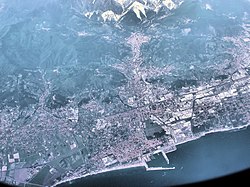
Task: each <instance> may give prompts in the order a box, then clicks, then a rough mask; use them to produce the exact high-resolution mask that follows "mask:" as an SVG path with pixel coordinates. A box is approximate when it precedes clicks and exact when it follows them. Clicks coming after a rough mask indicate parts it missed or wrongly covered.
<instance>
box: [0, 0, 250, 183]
mask: <svg viewBox="0 0 250 187" xmlns="http://www.w3.org/2000/svg"><path fill="white" fill-rule="evenodd" d="M171 2H172V1H171ZM0 7H1V6H0ZM207 7H208V6H207ZM168 8H169V7H168ZM0 10H1V8H0ZM102 16H103V15H102ZM136 16H137V17H138V15H137V14H136ZM108 18H110V20H111V17H105V19H108ZM140 19H142V18H140ZM105 21H106V20H105ZM246 22H247V21H246ZM242 28H243V30H242V31H241V33H240V34H238V35H237V37H234V36H229V35H228V36H221V37H218V36H213V35H211V37H210V39H209V40H206V41H205V42H204V43H202V41H203V40H202V37H203V36H202V35H201V36H200V38H199V39H200V40H199V42H200V45H202V46H203V45H204V46H205V47H204V46H203V47H204V51H199V52H198V54H193V53H189V52H187V54H188V55H189V56H188V57H187V56H186V55H183V56H174V57H173V55H172V52H173V51H178V50H180V49H179V48H178V45H179V44H178V42H179V41H178V38H175V39H172V38H168V40H169V41H172V40H173V41H172V43H169V44H164V45H166V46H167V45H169V46H167V47H166V49H167V50H166V51H165V50H164V51H163V52H164V53H169V59H172V58H174V60H175V61H184V60H190V61H195V59H196V60H197V61H209V62H210V61H214V62H216V64H211V65H204V66H206V67H205V69H201V68H198V67H197V66H196V65H195V63H194V64H190V65H189V66H188V67H185V69H186V70H185V71H184V70H182V69H178V67H176V66H175V64H174V63H172V64H171V63H169V64H168V63H166V64H165V65H162V66H160V65H155V64H154V62H156V61H157V60H159V59H157V58H156V57H155V56H154V55H155V54H153V53H152V51H151V50H152V48H150V46H149V44H150V45H154V44H155V43H157V41H158V42H160V40H161V38H157V37H154V36H149V35H147V34H145V33H142V32H131V33H130V34H129V35H128V36H127V37H126V38H124V40H123V41H124V45H121V46H120V48H121V49H120V50H121V51H122V50H124V49H123V48H126V51H125V52H124V54H125V55H124V56H123V57H122V58H120V60H119V61H115V60H113V59H112V57H110V56H108V55H105V54H104V55H103V54H99V52H98V51H96V53H95V55H97V56H101V58H100V59H101V61H102V65H97V64H94V63H93V64H94V65H92V66H91V68H85V67H84V66H81V65H79V64H78V63H77V60H76V61H74V62H72V63H71V64H62V65H56V66H52V65H51V64H53V62H54V61H60V57H59V56H56V55H57V52H55V53H54V54H55V55H54V56H52V55H50V54H51V53H49V52H48V53H45V52H44V53H43V54H44V56H39V59H40V61H41V62H40V66H36V67H35V68H34V67H32V65H28V66H27V67H25V65H24V68H23V67H22V68H21V66H22V64H21V65H20V67H19V66H18V68H16V69H15V68H14V67H16V65H15V63H16V61H18V60H17V59H20V58H21V59H24V58H25V59H26V60H27V63H29V60H28V58H26V57H25V56H22V55H23V54H24V52H25V50H26V49H25V48H22V46H25V45H26V44H24V43H22V42H24V41H19V45H20V46H19V48H21V49H23V51H22V52H20V53H17V52H15V50H14V49H13V47H14V46H15V45H16V44H15V43H11V42H6V41H11V40H10V39H11V37H14V35H11V34H10V35H8V34H5V35H4V34H2V33H0V36H1V37H2V36H3V37H2V38H1V37H0V48H1V54H0V66H2V64H4V61H6V62H8V63H9V66H11V67H9V66H8V68H13V69H15V70H13V72H14V73H12V74H8V75H5V72H4V70H5V69H4V68H5V67H7V66H2V67H3V68H2V69H1V71H3V72H1V75H3V76H2V77H3V78H1V86H0V100H1V103H0V171H1V173H0V181H3V182H6V183H9V184H16V185H19V186H24V185H25V186H35V185H37V186H51V185H55V184H56V183H60V182H61V181H66V180H71V179H72V178H76V177H80V176H87V175H90V174H96V173H100V172H103V171H108V170H114V169H120V168H126V167H132V166H145V167H146V168H147V167H148V166H147V162H149V161H150V160H151V158H152V155H154V154H156V153H159V152H160V153H162V154H163V156H164V158H165V159H166V161H167V162H168V163H169V160H168V158H167V153H169V152H172V151H175V150H176V145H178V144H182V143H185V142H188V141H191V140H195V139H198V138H200V137H202V136H204V135H206V134H208V133H213V132H219V131H229V130H237V129H243V128H246V127H247V126H248V125H249V124H250V22H249V20H248V23H244V24H243V25H242ZM172 29H174V28H172ZM190 31H191V30H190V28H183V29H182V35H183V37H186V36H188V34H189V32H190ZM210 31H211V33H212V34H213V32H215V31H214V30H213V28H212V26H211V28H210ZM13 32H14V31H13ZM44 32H46V31H44ZM6 33H7V32H6ZM1 34H2V35H1ZM14 34H17V33H14ZM77 34H78V37H83V38H85V39H86V40H89V38H91V37H92V36H89V35H88V33H85V32H78V33H77ZM101 37H102V41H105V42H107V43H109V42H110V38H109V35H102V36H101ZM216 37H218V38H216ZM26 39H27V40H28V42H29V41H30V42H32V38H28V36H27V37H26ZM47 39H48V41H49V40H50V41H49V43H48V44H47V47H46V48H47V50H48V51H50V50H51V49H50V47H49V46H51V45H54V44H53V42H54V41H55V39H54V38H49V37H48V38H47ZM37 42H38V43H39V42H40V41H37ZM152 43H153V44H152ZM201 43H202V44H201ZM27 45H31V44H27ZM93 45H95V44H93ZM157 45H158V44H156V45H155V47H157ZM195 45H196V46H197V43H196V44H195ZM189 47H190V48H192V45H190V46H189ZM118 48H119V47H118ZM12 49H13V50H12ZM93 49H94V48H91V46H90V49H89V50H88V53H87V52H86V53H84V54H80V55H88V56H90V57H91V55H93V54H92V53H94V52H93ZM60 50H62V51H63V50H64V49H60ZM186 50H187V51H188V50H189V49H186ZM190 50H191V49H190ZM38 53H39V51H38V52H37V54H38ZM62 53H67V55H68V56H67V55H65V56H64V59H63V60H65V61H67V60H68V59H72V58H75V56H74V55H75V53H77V52H76V51H72V50H71V51H70V50H68V49H65V51H63V52H62ZM46 54H48V55H47V56H46ZM180 54H181V52H180ZM214 54H216V55H214ZM32 55H34V54H32ZM61 55H62V54H61ZM80 55H78V56H77V57H78V58H80V57H81V56H80ZM171 55H172V56H171ZM156 56H157V55H156ZM36 58H37V57H36V55H34V56H31V57H30V58H29V59H31V60H30V61H33V60H34V59H36ZM44 59H45V60H44ZM76 59H77V58H76ZM107 62H112V63H110V64H108V65H106V63H107ZM17 63H21V62H19V61H18V62H17ZM30 63H31V62H30ZM44 64H46V65H44ZM47 67H53V68H47ZM6 71H7V70H6ZM8 71H9V70H8ZM187 72H188V73H187ZM86 75H87V78H86V77H84V76H86ZM162 169H164V168H162Z"/></svg>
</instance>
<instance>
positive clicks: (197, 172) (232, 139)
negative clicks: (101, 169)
mask: <svg viewBox="0 0 250 187" xmlns="http://www.w3.org/2000/svg"><path fill="white" fill-rule="evenodd" d="M249 155H250V128H248V129H246V130H241V131H236V132H220V133H214V134H209V135H206V136H204V137H202V138H200V139H198V140H195V141H192V142H188V143H185V144H182V145H179V146H177V150H176V151H175V152H172V153H169V154H168V158H169V160H170V165H172V166H175V167H176V169H175V170H169V171H150V172H149V171H145V170H144V169H143V168H134V169H126V170H121V171H113V172H109V173H104V174H99V175H96V176H90V177H86V178H82V179H77V180H75V181H72V184H71V185H70V186H71V187H76V186H93V187H95V186H108V187H112V186H119V187H128V186H129V187H137V186H138V187H140V186H145V187H146V186H152V187H153V186H156V187H158V186H169V185H177V184H186V183H193V182H198V181H203V180H207V179H213V178H216V177H219V176H225V175H228V174H232V173H235V172H239V171H242V170H245V169H247V168H250V159H249ZM68 185H69V183H66V184H62V185H59V186H68Z"/></svg>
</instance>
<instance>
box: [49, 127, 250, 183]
mask: <svg viewBox="0 0 250 187" xmlns="http://www.w3.org/2000/svg"><path fill="white" fill-rule="evenodd" d="M248 127H249V124H247V125H244V126H240V127H235V128H224V129H217V130H213V131H210V132H207V133H204V134H203V135H201V136H199V137H193V138H190V139H188V141H185V142H181V143H178V144H176V146H177V145H182V144H185V143H188V142H191V141H194V140H198V139H200V138H202V137H204V136H206V135H209V134H214V133H220V132H230V131H236V132H237V131H240V130H244V129H245V128H248ZM170 152H173V151H170ZM167 153H169V152H167ZM139 167H143V168H145V170H146V171H154V170H174V169H175V167H169V168H162V167H155V168H154V167H152V168H149V167H148V166H147V164H146V162H145V161H141V162H137V163H134V164H128V165H120V166H116V167H113V168H107V169H104V170H100V171H93V172H91V173H87V174H84V175H79V176H72V177H71V178H69V179H66V180H62V181H59V182H57V183H55V184H53V185H52V187H55V186H58V185H60V184H63V183H67V182H70V181H73V180H76V179H80V178H85V177H88V176H93V175H98V174H102V173H106V172H111V171H118V170H124V169H131V168H139Z"/></svg>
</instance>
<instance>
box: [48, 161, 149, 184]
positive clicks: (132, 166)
mask: <svg viewBox="0 0 250 187" xmlns="http://www.w3.org/2000/svg"><path fill="white" fill-rule="evenodd" d="M139 167H143V168H146V162H139V163H135V164H128V165H122V166H116V167H113V168H107V169H104V170H100V171H96V172H95V171H93V172H91V173H87V174H84V175H81V176H73V177H72V178H70V179H66V180H62V181H60V182H58V183H55V184H53V185H52V187H55V186H57V185H59V184H63V183H66V182H70V181H72V180H76V179H80V178H84V177H88V176H93V175H97V174H102V173H106V172H111V171H118V170H124V169H130V168H139Z"/></svg>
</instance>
